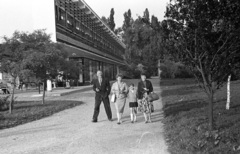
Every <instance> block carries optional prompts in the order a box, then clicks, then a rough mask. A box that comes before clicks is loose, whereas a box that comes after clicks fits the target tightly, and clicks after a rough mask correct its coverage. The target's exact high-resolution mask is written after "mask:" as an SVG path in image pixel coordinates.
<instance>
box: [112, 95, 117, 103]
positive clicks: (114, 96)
mask: <svg viewBox="0 0 240 154" xmlns="http://www.w3.org/2000/svg"><path fill="white" fill-rule="evenodd" d="M111 102H112V103H115V102H116V94H112V96H111Z"/></svg>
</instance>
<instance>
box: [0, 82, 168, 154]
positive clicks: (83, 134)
mask: <svg viewBox="0 0 240 154" xmlns="http://www.w3.org/2000/svg"><path fill="white" fill-rule="evenodd" d="M128 82H129V81H128ZM131 82H135V83H136V80H135V81H132V80H131ZM152 82H153V83H154V89H155V91H156V92H158V93H159V94H160V92H161V89H160V88H159V86H158V82H157V79H153V80H152ZM58 98H59V99H67V100H79V101H83V102H84V104H83V105H80V106H78V107H75V108H72V109H68V110H65V111H62V112H59V113H57V114H54V115H53V116H51V117H47V118H44V119H41V120H38V121H34V122H31V123H28V124H24V125H21V126H17V127H14V128H10V129H6V130H2V131H0V153H1V154H88V153H89V154H101V153H103V154H105V153H106V154H112V153H115V154H122V153H124V154H125V153H126V154H128V153H130V154H167V153H168V152H167V146H166V143H165V141H164V137H163V124H162V122H161V120H162V118H163V113H162V110H161V108H162V102H161V100H159V101H156V102H154V105H155V112H154V113H153V115H152V121H153V123H150V124H145V123H144V117H143V115H142V114H140V113H138V117H137V118H138V122H137V123H135V124H132V123H130V117H129V108H128V104H127V105H126V108H125V112H124V119H123V123H122V124H121V125H117V124H116V123H117V122H116V115H115V108H114V104H111V107H112V112H113V119H114V121H113V122H109V121H108V120H107V117H106V113H105V110H104V107H103V104H102V105H101V110H100V115H99V119H98V120H99V122H98V123H91V118H92V113H93V107H94V93H93V92H92V90H85V91H83V92H79V93H74V94H70V95H67V96H61V97H58ZM49 99H56V97H55V98H49Z"/></svg>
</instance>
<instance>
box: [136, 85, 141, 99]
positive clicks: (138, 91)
mask: <svg viewBox="0 0 240 154" xmlns="http://www.w3.org/2000/svg"><path fill="white" fill-rule="evenodd" d="M140 89H141V85H140V82H139V83H138V87H137V98H138V99H140V96H141V90H140Z"/></svg>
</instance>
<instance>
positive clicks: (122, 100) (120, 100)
mask: <svg viewBox="0 0 240 154" xmlns="http://www.w3.org/2000/svg"><path fill="white" fill-rule="evenodd" d="M120 91H122V93H120ZM111 92H112V93H115V94H116V102H115V103H116V107H117V112H119V113H123V111H124V107H125V104H126V97H127V93H128V86H127V84H126V83H125V82H121V83H120V84H119V83H118V82H115V83H113V85H112V89H111Z"/></svg>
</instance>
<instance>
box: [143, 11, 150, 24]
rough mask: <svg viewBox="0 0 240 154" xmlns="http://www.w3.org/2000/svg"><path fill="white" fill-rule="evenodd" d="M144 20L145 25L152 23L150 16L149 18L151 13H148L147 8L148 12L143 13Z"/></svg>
mask: <svg viewBox="0 0 240 154" xmlns="http://www.w3.org/2000/svg"><path fill="white" fill-rule="evenodd" d="M142 20H144V23H147V24H149V23H150V16H149V11H148V9H147V8H146V10H145V11H144V13H143V17H142Z"/></svg>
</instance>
